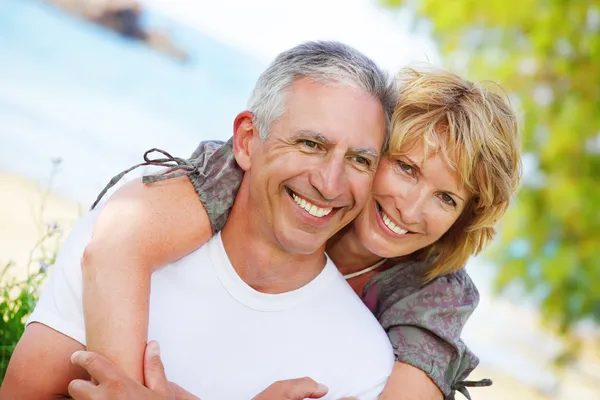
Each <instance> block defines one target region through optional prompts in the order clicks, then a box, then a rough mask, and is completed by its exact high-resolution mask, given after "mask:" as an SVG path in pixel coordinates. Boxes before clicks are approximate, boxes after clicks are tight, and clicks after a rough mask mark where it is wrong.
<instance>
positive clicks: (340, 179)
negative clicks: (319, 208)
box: [311, 155, 348, 200]
mask: <svg viewBox="0 0 600 400" xmlns="http://www.w3.org/2000/svg"><path fill="white" fill-rule="evenodd" d="M345 164H346V163H345V159H344V157H341V156H337V155H331V157H329V158H328V159H327V161H326V162H325V163H323V165H322V166H321V168H319V170H318V171H317V172H316V173H315V174H313V182H311V183H312V184H313V186H314V187H315V188H316V189H317V190H318V191H319V192H320V193H321V195H322V196H323V198H324V199H325V200H334V199H336V198H338V197H339V196H340V195H342V194H343V193H344V191H345V190H346V189H347V187H348V182H347V176H346V169H345Z"/></svg>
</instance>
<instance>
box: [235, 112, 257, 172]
mask: <svg viewBox="0 0 600 400" xmlns="http://www.w3.org/2000/svg"><path fill="white" fill-rule="evenodd" d="M253 140H260V137H259V135H258V129H256V127H255V126H254V114H252V113H251V112H250V111H243V112H241V113H239V114H238V115H237V116H236V117H235V121H233V154H234V156H235V161H236V162H237V163H238V165H239V166H240V168H242V169H243V170H244V171H248V170H249V169H250V165H251V163H250V153H251V144H252V141H253Z"/></svg>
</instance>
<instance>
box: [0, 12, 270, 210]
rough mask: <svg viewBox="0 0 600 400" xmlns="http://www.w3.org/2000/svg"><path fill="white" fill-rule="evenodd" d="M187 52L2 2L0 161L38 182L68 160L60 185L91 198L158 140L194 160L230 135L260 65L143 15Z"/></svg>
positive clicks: (73, 194) (69, 192) (65, 191)
mask: <svg viewBox="0 0 600 400" xmlns="http://www.w3.org/2000/svg"><path fill="white" fill-rule="evenodd" d="M145 20H146V22H147V24H148V25H150V26H155V27H160V29H161V30H166V31H168V32H169V34H170V36H171V38H172V39H173V40H174V41H175V42H176V43H177V44H178V45H179V46H181V47H183V48H184V49H185V50H186V51H187V52H188V53H190V55H191V62H189V63H186V64H182V63H180V62H177V61H175V60H173V59H171V58H169V57H166V56H164V55H161V54H159V53H158V52H156V51H154V50H152V49H150V48H148V47H147V46H145V45H143V44H141V43H138V42H134V41H130V40H126V39H123V38H121V37H120V36H118V35H115V34H114V33H112V32H110V31H107V30H105V29H103V28H101V27H98V26H95V25H93V24H91V23H88V22H86V21H82V20H79V19H76V18H73V17H71V16H69V15H67V14H65V13H63V12H62V11H60V10H57V9H55V8H53V7H51V6H49V5H44V4H41V3H39V2H35V1H33V0H29V1H28V0H2V1H0V144H1V146H0V169H1V170H8V171H13V172H17V173H22V174H25V175H27V176H30V177H33V178H35V179H36V180H38V181H40V182H42V183H43V182H44V180H46V179H47V178H48V174H49V167H50V165H51V163H50V160H51V159H53V158H56V157H60V158H62V160H63V162H62V164H61V171H60V173H59V175H58V176H57V179H56V185H57V186H56V189H57V190H59V191H60V192H62V193H63V194H65V195H67V196H68V197H70V198H73V199H75V200H77V201H80V202H82V203H89V202H90V200H91V199H93V197H94V196H95V194H96V193H97V192H98V190H99V189H101V188H102V186H103V185H104V183H105V182H106V181H107V180H108V179H109V178H110V177H111V176H112V175H114V173H116V172H117V171H118V170H119V169H124V168H126V167H127V166H129V165H131V164H134V163H137V162H138V161H140V160H141V155H142V153H143V152H144V151H145V150H146V149H148V148H151V147H162V148H164V149H167V150H169V151H170V152H171V153H172V154H174V155H179V156H188V155H189V154H190V153H191V151H192V150H193V149H194V147H195V145H196V144H197V143H198V142H199V141H200V140H202V139H206V138H221V139H225V138H227V137H229V136H230V134H231V126H232V121H233V118H234V116H235V114H236V113H237V112H239V111H241V110H242V109H244V107H245V103H246V100H247V98H248V96H249V94H250V91H251V89H252V85H253V83H254V82H255V81H256V78H257V77H258V74H259V73H260V71H261V70H262V68H263V65H262V64H261V63H259V62H258V61H256V60H255V59H253V58H252V57H251V56H249V55H247V54H243V53H241V52H240V51H238V50H235V49H232V48H230V47H228V46H226V45H224V44H222V43H220V42H218V41H217V40H215V39H213V38H211V37H208V36H206V35H204V34H202V33H200V32H197V31H194V30H193V29H191V28H188V27H186V26H183V25H181V24H177V23H176V22H173V21H170V20H169V19H167V18H165V17H162V16H160V15H156V14H153V13H151V12H150V13H148V14H147V15H146V18H145Z"/></svg>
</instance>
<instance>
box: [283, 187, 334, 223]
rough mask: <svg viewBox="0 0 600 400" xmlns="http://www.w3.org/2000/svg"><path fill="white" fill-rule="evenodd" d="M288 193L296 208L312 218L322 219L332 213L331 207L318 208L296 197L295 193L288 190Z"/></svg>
mask: <svg viewBox="0 0 600 400" xmlns="http://www.w3.org/2000/svg"><path fill="white" fill-rule="evenodd" d="M288 192H289V194H290V195H291V196H292V199H294V201H295V202H296V204H297V205H298V207H300V208H301V209H303V210H304V211H306V212H307V213H309V214H310V215H312V216H313V217H317V218H323V217H325V216H327V215H329V214H330V213H331V211H333V207H329V208H323V207H318V206H316V205H314V204H312V203H310V202H308V201H306V200H305V199H303V198H302V197H300V196H298V195H297V194H296V193H294V192H292V191H291V190H288Z"/></svg>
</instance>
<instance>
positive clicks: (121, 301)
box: [81, 176, 212, 383]
mask: <svg viewBox="0 0 600 400" xmlns="http://www.w3.org/2000/svg"><path fill="white" fill-rule="evenodd" d="M211 236H212V229H211V223H210V221H209V218H208V215H207V213H206V210H205V209H204V206H203V205H202V203H201V202H200V199H199V198H198V195H197V194H196V192H195V190H194V186H193V185H192V183H191V182H190V180H189V179H188V177H185V176H184V177H179V178H174V179H167V180H163V181H159V182H155V183H153V184H151V185H144V184H142V182H141V179H140V180H135V181H133V182H130V183H129V184H127V185H125V186H123V187H122V188H121V189H119V190H118V191H116V192H115V194H114V195H113V196H112V197H111V198H110V199H109V200H108V201H107V203H106V205H105V206H104V209H103V210H102V212H101V213H100V215H99V217H98V220H97V222H96V225H95V226H94V230H93V234H92V241H91V242H90V243H89V244H88V246H87V247H86V249H85V252H84V255H83V259H82V263H81V265H82V268H83V307H84V314H85V325H86V338H87V339H86V340H87V348H88V350H90V351H94V352H97V353H100V354H103V355H104V356H106V357H107V358H108V359H110V360H111V361H113V362H114V363H116V364H117V365H119V366H120V367H121V368H123V370H124V371H125V372H126V373H127V374H129V375H131V376H132V377H133V378H135V379H136V380H137V381H139V382H140V383H142V382H143V374H142V360H143V355H144V349H145V347H146V341H147V336H148V313H149V298H150V275H151V273H152V272H153V271H155V270H156V269H158V268H159V267H160V266H163V265H165V264H168V263H169V262H172V261H174V260H176V259H178V258H180V257H183V256H184V255H186V254H188V253H190V252H192V251H193V250H195V249H197V248H199V247H200V246H201V245H202V244H204V243H206V242H207V241H208V240H209V239H210V237H211Z"/></svg>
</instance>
